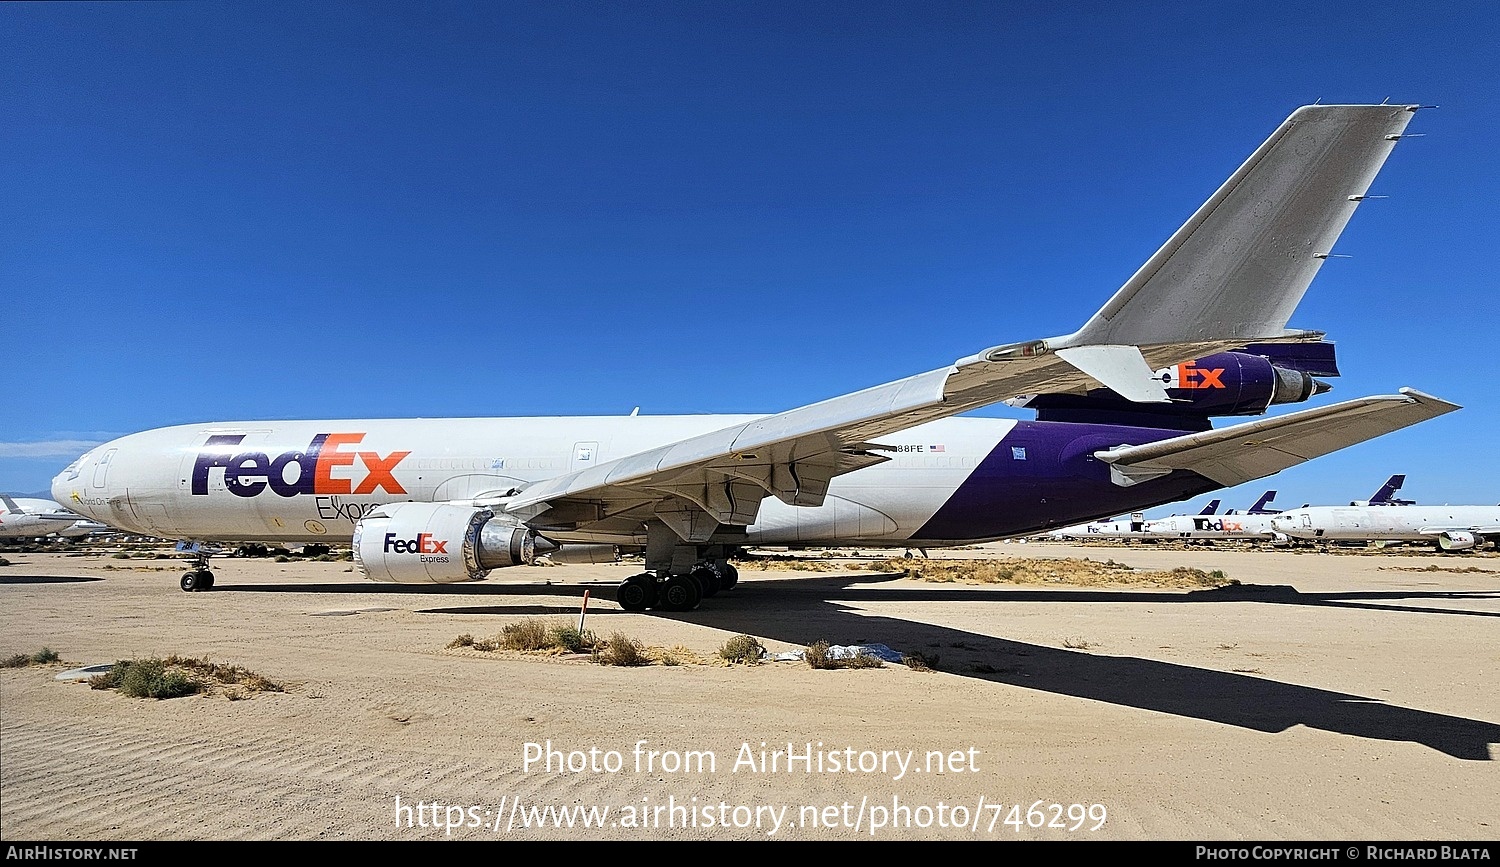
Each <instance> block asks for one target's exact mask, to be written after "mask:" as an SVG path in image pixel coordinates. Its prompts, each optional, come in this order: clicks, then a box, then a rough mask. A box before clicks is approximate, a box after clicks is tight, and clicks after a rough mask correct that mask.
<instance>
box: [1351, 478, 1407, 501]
mask: <svg viewBox="0 0 1500 867" xmlns="http://www.w3.org/2000/svg"><path fill="white" fill-rule="evenodd" d="M1404 484H1406V476H1403V475H1395V476H1391V477H1390V478H1389V479H1386V480H1385V484H1383V485H1381V486H1380V489H1379V490H1377V491H1376V492H1375V493H1374V494H1373V495H1371V497H1370V499H1368V500H1353V501H1351V502H1350V503H1349V505H1351V506H1415V505H1416V504H1417V501H1416V500H1398V499H1396V492H1397V491H1399V490H1401V486H1402V485H1404Z"/></svg>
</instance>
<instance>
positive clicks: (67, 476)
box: [62, 452, 94, 482]
mask: <svg viewBox="0 0 1500 867" xmlns="http://www.w3.org/2000/svg"><path fill="white" fill-rule="evenodd" d="M93 454H94V453H93V452H84V453H83V456H82V457H80V458H79V459H78V460H76V461H74V462H73V463H71V464H68V468H67V469H65V470H63V471H62V477H63V481H65V482H71V481H73V480H74V479H76V478H78V473H79V471H80V470H81V469H82V468H83V465H84V462H86V461H87V460H88V459H89V458H90V457H91V456H92V455H93Z"/></svg>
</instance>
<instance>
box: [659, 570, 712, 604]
mask: <svg viewBox="0 0 1500 867" xmlns="http://www.w3.org/2000/svg"><path fill="white" fill-rule="evenodd" d="M702 601H703V593H702V591H701V590H700V589H699V587H698V582H697V581H696V580H694V579H693V578H692V576H689V575H673V576H672V577H671V578H668V579H667V582H666V583H665V584H663V585H662V586H661V597H660V599H659V600H658V602H657V607H659V608H661V609H662V610H663V611H692V610H693V609H694V608H697V607H698V604H699V603H700V602H702Z"/></svg>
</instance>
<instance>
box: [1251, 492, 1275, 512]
mask: <svg viewBox="0 0 1500 867" xmlns="http://www.w3.org/2000/svg"><path fill="white" fill-rule="evenodd" d="M1274 499H1276V492H1275V491H1266V492H1265V493H1264V494H1261V495H1260V499H1259V500H1256V501H1255V505H1253V506H1251V507H1250V508H1249V510H1248V511H1246V512H1245V514H1247V515H1272V514H1275V513H1276V510H1275V509H1268V508H1266V507H1267V506H1269V505H1271V501H1272V500H1274Z"/></svg>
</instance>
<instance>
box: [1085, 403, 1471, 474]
mask: <svg viewBox="0 0 1500 867" xmlns="http://www.w3.org/2000/svg"><path fill="white" fill-rule="evenodd" d="M1458 408H1459V407H1458V405H1457V404H1452V403H1449V402H1447V401H1445V400H1442V399H1440V398H1436V397H1432V396H1431V395H1427V394H1423V393H1422V392H1420V391H1416V390H1414V389H1410V388H1403V389H1401V393H1400V394H1387V395H1376V396H1374V397H1365V398H1360V399H1358V400H1349V401H1344V402H1343V403H1335V404H1332V405H1330V406H1322V407H1315V408H1313V409H1304V410H1301V411H1299V412H1294V413H1289V414H1287V415H1283V416H1278V417H1276V418H1267V419H1260V420H1258V421H1252V422H1246V423H1244V424H1237V425H1233V426H1231V427H1226V428H1221V429H1219V430H1212V431H1204V432H1202V433H1194V434H1187V435H1186V436H1180V437H1173V438H1172V439H1169V440H1161V441H1160V442H1154V443H1147V444H1146V445H1140V446H1122V447H1120V448H1115V449H1108V450H1105V451H1100V452H1095V453H1094V456H1095V457H1097V458H1099V459H1100V460H1102V461H1104V462H1106V463H1108V464H1109V465H1110V475H1111V478H1112V479H1113V480H1114V482H1115V484H1117V485H1122V486H1128V485H1134V484H1137V483H1139V482H1143V481H1146V480H1147V479H1153V478H1156V477H1157V476H1164V475H1166V474H1167V473H1170V472H1172V471H1173V470H1191V471H1192V472H1195V473H1197V474H1199V475H1201V476H1204V477H1205V478H1209V479H1212V480H1213V481H1215V482H1218V483H1219V484H1221V485H1224V486H1225V487H1231V486H1233V485H1238V484H1241V483H1244V482H1248V481H1251V480H1253V479H1259V478H1263V477H1265V476H1269V475H1271V474H1272V473H1278V472H1281V471H1282V470H1284V469H1286V468H1287V467H1291V466H1295V465H1297V464H1300V463H1302V462H1303V461H1308V460H1311V459H1313V458H1316V457H1321V456H1322V455H1326V454H1328V453H1330V452H1335V451H1338V450H1339V449H1342V448H1346V447H1348V446H1352V445H1354V444H1356V443H1361V442H1364V441H1365V440H1367V439H1373V438H1374V437H1377V436H1380V435H1381V434H1386V433H1390V432H1391V431H1394V430H1400V429H1401V428H1404V427H1407V426H1409V425H1413V424H1416V423H1417V422H1420V421H1425V420H1427V419H1429V418H1435V417H1437V416H1440V415H1443V414H1444V413H1449V412H1453V411H1454V410H1456V409H1458Z"/></svg>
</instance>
